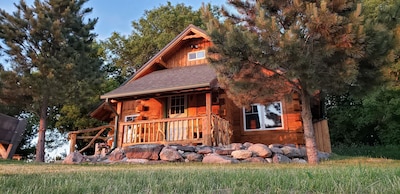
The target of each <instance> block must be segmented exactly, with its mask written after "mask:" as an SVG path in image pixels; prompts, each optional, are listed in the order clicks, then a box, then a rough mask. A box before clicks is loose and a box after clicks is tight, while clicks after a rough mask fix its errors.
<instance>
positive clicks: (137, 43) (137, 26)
mask: <svg viewBox="0 0 400 194" xmlns="http://www.w3.org/2000/svg"><path fill="white" fill-rule="evenodd" d="M189 24H194V25H196V26H203V25H202V24H203V23H202V20H201V16H200V11H193V10H192V7H190V6H185V5H184V4H176V5H172V4H171V2H167V4H166V5H161V6H160V7H158V8H155V9H152V10H146V11H145V13H144V16H143V17H141V18H140V19H139V20H138V21H133V22H132V27H133V30H132V34H130V35H128V36H124V35H121V34H119V33H117V32H115V33H113V35H112V36H111V37H110V38H108V39H107V40H106V41H104V42H102V45H103V46H104V48H105V50H104V55H105V58H106V59H107V60H106V61H107V62H108V66H107V69H108V71H109V72H110V75H111V76H113V77H115V78H116V79H117V80H118V81H119V82H120V83H122V82H123V81H125V80H126V78H127V77H129V76H130V75H132V74H133V73H134V72H136V70H138V69H139V68H140V67H141V66H142V65H143V64H144V63H145V62H147V61H148V60H150V58H151V57H153V56H154V55H155V54H156V53H157V52H159V51H160V50H161V49H162V48H163V47H164V46H165V45H166V44H167V43H168V42H170V41H171V40H172V39H173V38H174V37H176V36H177V35H178V34H179V33H180V32H182V31H183V29H185V28H186V27H187V26H188V25H189Z"/></svg>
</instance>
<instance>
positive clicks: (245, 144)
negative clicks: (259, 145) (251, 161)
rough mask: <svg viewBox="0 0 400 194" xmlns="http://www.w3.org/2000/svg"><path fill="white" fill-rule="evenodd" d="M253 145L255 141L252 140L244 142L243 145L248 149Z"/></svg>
mask: <svg viewBox="0 0 400 194" xmlns="http://www.w3.org/2000/svg"><path fill="white" fill-rule="evenodd" d="M252 145H253V143H250V142H245V143H244V144H243V147H244V148H245V149H248V148H249V147H250V146H252Z"/></svg>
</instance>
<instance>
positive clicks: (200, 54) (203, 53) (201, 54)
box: [197, 51, 206, 59]
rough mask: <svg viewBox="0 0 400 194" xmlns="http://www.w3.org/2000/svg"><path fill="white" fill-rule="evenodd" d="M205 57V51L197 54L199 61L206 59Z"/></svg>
mask: <svg viewBox="0 0 400 194" xmlns="http://www.w3.org/2000/svg"><path fill="white" fill-rule="evenodd" d="M205 57H206V54H205V51H199V52H197V58H198V59H202V58H205Z"/></svg>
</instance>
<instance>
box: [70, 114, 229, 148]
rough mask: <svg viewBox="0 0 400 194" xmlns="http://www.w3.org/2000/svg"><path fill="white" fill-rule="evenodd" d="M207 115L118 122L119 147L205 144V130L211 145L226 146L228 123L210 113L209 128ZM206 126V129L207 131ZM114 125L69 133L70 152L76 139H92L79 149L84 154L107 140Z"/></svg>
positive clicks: (227, 141) (227, 142)
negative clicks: (107, 130) (157, 144)
mask: <svg viewBox="0 0 400 194" xmlns="http://www.w3.org/2000/svg"><path fill="white" fill-rule="evenodd" d="M207 123H208V119H207V117H206V116H200V117H185V118H165V119H157V120H143V121H134V122H120V123H119V124H120V127H119V129H120V130H123V133H122V134H123V135H122V147H124V146H129V145H134V144H145V143H162V144H165V143H182V144H184V143H202V144H204V143H205V137H204V135H205V134H206V131H210V132H211V134H210V135H211V137H210V138H211V142H212V144H214V145H219V144H223V145H226V144H229V143H230V141H231V140H230V139H231V137H232V128H231V126H230V123H229V122H228V121H227V120H225V119H223V118H221V117H219V116H217V115H215V114H212V115H211V117H210V126H208V124H207ZM207 126H208V128H207ZM113 128H114V126H112V125H106V126H101V127H97V128H93V129H85V130H79V131H72V132H70V133H69V134H68V136H69V139H70V152H73V151H75V145H76V140H77V139H92V140H91V141H90V142H89V144H88V145H87V146H85V147H84V148H82V149H81V150H79V152H83V151H84V150H86V149H87V148H89V147H90V146H92V145H93V144H94V142H95V140H96V139H102V140H103V141H106V140H107V139H108V138H111V137H101V136H100V135H101V134H102V133H103V132H104V131H105V130H106V129H113ZM94 131H98V132H97V134H96V135H95V136H78V135H81V134H85V133H88V132H94Z"/></svg>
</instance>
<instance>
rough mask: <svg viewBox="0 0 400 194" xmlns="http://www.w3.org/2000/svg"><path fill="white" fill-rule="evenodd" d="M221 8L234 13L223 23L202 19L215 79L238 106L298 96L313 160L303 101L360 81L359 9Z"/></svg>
mask: <svg viewBox="0 0 400 194" xmlns="http://www.w3.org/2000/svg"><path fill="white" fill-rule="evenodd" d="M228 3H229V5H231V6H232V7H233V8H234V9H235V10H236V12H230V11H227V10H228V9H225V8H223V9H222V13H223V14H224V16H226V20H225V21H224V23H220V22H219V20H217V19H214V18H213V17H212V14H210V13H209V12H205V14H204V15H206V16H207V19H208V21H209V23H208V24H209V26H208V29H209V31H210V35H211V37H212V39H213V43H214V46H213V47H212V48H211V49H209V53H210V54H211V57H210V61H211V63H212V65H213V66H214V67H215V68H216V70H217V73H218V79H219V82H220V83H222V87H223V88H224V89H225V90H226V91H227V92H228V95H229V96H230V97H232V98H233V100H234V101H235V102H236V103H237V104H238V105H239V106H246V105H249V104H250V103H262V102H265V101H270V100H271V97H272V98H275V99H279V98H283V97H284V96H285V95H288V94H290V93H291V92H297V93H298V94H300V96H301V101H302V121H303V127H304V133H305V134H304V136H305V140H306V146H307V148H308V150H307V154H308V158H309V161H310V162H311V163H316V162H317V161H316V160H317V159H316V147H315V137H314V132H313V131H314V130H313V126H312V116H311V108H310V106H311V103H310V98H311V97H312V96H313V95H314V94H315V93H317V92H320V91H322V92H329V93H341V92H344V91H346V90H347V89H348V88H349V87H350V86H352V85H357V84H358V82H360V81H361V80H360V79H358V78H359V77H360V73H361V72H363V70H364V69H366V68H365V66H364V65H362V64H361V63H359V62H360V60H361V59H363V57H365V56H366V55H367V53H366V52H365V50H366V45H367V44H366V35H365V32H364V30H363V26H362V21H363V20H362V19H363V18H362V17H361V5H356V4H355V1H351V0H350V1H340V2H337V1H308V0H294V1H278V0H276V1H274V0H266V1H251V0H248V1H241V0H232V1H229V2H228ZM253 75H254V77H253ZM268 96H271V97H270V98H269V97H268Z"/></svg>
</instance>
